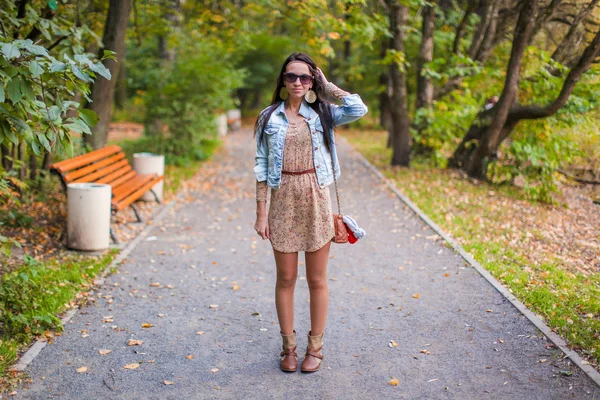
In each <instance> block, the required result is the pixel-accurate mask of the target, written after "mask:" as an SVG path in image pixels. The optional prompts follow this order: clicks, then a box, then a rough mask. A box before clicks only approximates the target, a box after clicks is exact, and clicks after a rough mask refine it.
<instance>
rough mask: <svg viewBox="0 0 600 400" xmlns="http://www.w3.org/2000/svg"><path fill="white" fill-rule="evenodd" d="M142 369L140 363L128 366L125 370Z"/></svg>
mask: <svg viewBox="0 0 600 400" xmlns="http://www.w3.org/2000/svg"><path fill="white" fill-rule="evenodd" d="M139 367H140V363H133V364H126V365H125V366H124V367H123V368H125V369H137V368H139Z"/></svg>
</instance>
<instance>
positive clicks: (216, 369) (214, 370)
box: [210, 368, 219, 372]
mask: <svg viewBox="0 0 600 400" xmlns="http://www.w3.org/2000/svg"><path fill="white" fill-rule="evenodd" d="M217 371H219V368H213V369H211V370H210V372H217Z"/></svg>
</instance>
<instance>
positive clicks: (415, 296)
mask: <svg viewBox="0 0 600 400" xmlns="http://www.w3.org/2000/svg"><path fill="white" fill-rule="evenodd" d="M419 297H421V296H420V295H419V293H415V294H413V298H415V299H418V298H419Z"/></svg>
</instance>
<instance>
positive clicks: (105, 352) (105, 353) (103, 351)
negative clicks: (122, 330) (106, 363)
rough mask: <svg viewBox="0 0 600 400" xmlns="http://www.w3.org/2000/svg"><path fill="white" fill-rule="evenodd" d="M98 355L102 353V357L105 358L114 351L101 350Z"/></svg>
mask: <svg viewBox="0 0 600 400" xmlns="http://www.w3.org/2000/svg"><path fill="white" fill-rule="evenodd" d="M98 353H100V355H103V356H105V355H107V354H108V353H112V350H103V349H100V350H98Z"/></svg>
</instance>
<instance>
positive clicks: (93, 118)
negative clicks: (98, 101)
mask: <svg viewBox="0 0 600 400" xmlns="http://www.w3.org/2000/svg"><path fill="white" fill-rule="evenodd" d="M79 118H81V119H82V120H83V122H85V123H86V124H87V125H88V126H89V127H90V128H91V127H93V126H95V125H96V123H98V120H99V119H100V118H99V117H98V114H96V113H95V112H94V111H92V110H89V109H87V108H84V109H82V110H79Z"/></svg>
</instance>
